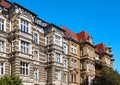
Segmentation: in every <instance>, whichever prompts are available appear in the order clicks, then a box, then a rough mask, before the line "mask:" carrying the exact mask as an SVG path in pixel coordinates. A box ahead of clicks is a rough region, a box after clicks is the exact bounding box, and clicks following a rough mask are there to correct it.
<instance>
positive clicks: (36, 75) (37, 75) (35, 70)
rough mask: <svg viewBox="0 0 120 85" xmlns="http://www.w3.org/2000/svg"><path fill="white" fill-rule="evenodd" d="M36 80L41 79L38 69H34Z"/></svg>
mask: <svg viewBox="0 0 120 85" xmlns="http://www.w3.org/2000/svg"><path fill="white" fill-rule="evenodd" d="M34 79H35V80H37V79H39V70H38V69H37V68H34Z"/></svg>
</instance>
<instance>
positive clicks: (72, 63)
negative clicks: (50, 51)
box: [71, 59, 76, 68]
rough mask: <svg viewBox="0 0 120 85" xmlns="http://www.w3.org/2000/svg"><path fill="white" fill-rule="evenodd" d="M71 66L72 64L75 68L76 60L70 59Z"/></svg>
mask: <svg viewBox="0 0 120 85" xmlns="http://www.w3.org/2000/svg"><path fill="white" fill-rule="evenodd" d="M71 66H72V67H73V68H76V60H74V59H72V61H71Z"/></svg>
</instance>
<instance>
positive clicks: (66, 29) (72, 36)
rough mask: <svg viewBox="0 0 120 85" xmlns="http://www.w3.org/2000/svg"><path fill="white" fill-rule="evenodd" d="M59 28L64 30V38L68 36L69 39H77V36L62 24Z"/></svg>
mask: <svg viewBox="0 0 120 85" xmlns="http://www.w3.org/2000/svg"><path fill="white" fill-rule="evenodd" d="M61 28H62V29H63V30H65V35H64V37H65V38H70V39H73V40H76V41H78V38H77V36H76V34H75V33H74V32H72V31H70V30H69V29H68V28H66V27H64V26H62V27H61Z"/></svg>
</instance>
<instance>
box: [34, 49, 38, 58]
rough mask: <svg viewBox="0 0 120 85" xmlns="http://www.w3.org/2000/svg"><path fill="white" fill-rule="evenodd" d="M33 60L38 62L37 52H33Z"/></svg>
mask: <svg viewBox="0 0 120 85" xmlns="http://www.w3.org/2000/svg"><path fill="white" fill-rule="evenodd" d="M35 52H36V53H37V54H35ZM33 59H34V60H39V51H36V50H35V51H34V53H33Z"/></svg>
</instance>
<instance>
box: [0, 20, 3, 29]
mask: <svg viewBox="0 0 120 85" xmlns="http://www.w3.org/2000/svg"><path fill="white" fill-rule="evenodd" d="M0 30H2V31H4V20H3V19H1V18H0Z"/></svg>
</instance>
